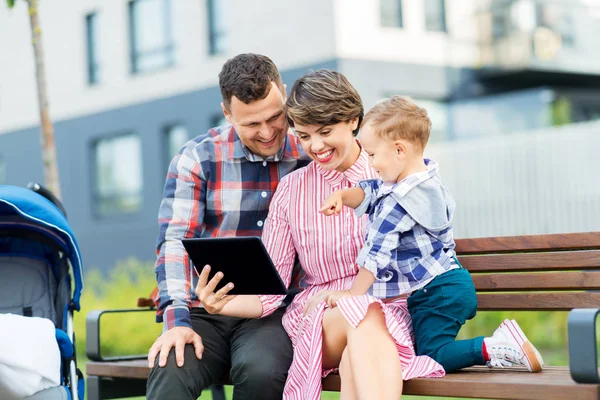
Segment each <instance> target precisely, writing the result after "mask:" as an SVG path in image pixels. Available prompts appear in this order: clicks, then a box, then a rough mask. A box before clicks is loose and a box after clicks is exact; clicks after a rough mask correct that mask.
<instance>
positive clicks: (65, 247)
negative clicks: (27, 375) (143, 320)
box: [0, 184, 85, 400]
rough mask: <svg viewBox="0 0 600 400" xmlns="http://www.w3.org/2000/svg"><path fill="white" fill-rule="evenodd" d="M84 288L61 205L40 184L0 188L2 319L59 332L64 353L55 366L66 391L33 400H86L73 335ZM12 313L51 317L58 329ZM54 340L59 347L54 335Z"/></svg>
mask: <svg viewBox="0 0 600 400" xmlns="http://www.w3.org/2000/svg"><path fill="white" fill-rule="evenodd" d="M71 280H73V281H74V288H73V287H72V282H71ZM82 288H83V281H82V265H81V256H80V252H79V247H78V245H77V241H76V240H75V237H74V234H73V232H72V231H71V228H70V227H69V224H68V223H67V219H66V214H65V212H64V208H63V206H62V204H61V203H60V201H59V200H58V199H56V197H55V196H54V195H52V193H51V192H49V191H48V190H46V189H45V188H43V187H41V186H40V185H37V184H30V185H29V189H25V188H20V187H16V186H7V185H0V314H3V316H4V317H7V318H8V317H11V318H12V317H14V318H19V319H20V320H21V321H34V320H36V321H41V322H43V323H46V324H47V325H49V326H48V327H49V329H50V334H52V328H55V336H56V340H57V343H58V349H60V361H58V358H59V356H58V355H57V356H56V359H57V364H56V365H58V364H59V363H60V365H61V367H60V368H61V371H60V385H61V386H57V387H54V388H48V389H45V390H42V391H41V392H39V393H36V394H35V395H33V396H32V397H31V398H32V399H44V400H46V399H47V400H50V399H52V400H54V399H72V400H78V399H83V393H84V392H85V390H84V381H83V375H82V373H81V371H79V370H78V369H77V366H76V359H75V334H74V332H73V311H79V308H80V306H79V298H80V295H81V290H82ZM8 314H17V315H20V316H26V317H42V318H47V319H49V320H50V321H52V322H53V324H54V326H53V327H52V325H51V324H48V323H47V321H45V320H40V319H25V318H22V317H18V316H14V315H8ZM9 328H10V327H7V326H5V327H2V326H0V330H2V329H9ZM28 334H33V335H35V334H36V333H35V332H33V333H32V332H28ZM49 339H50V341H51V343H52V344H54V343H53V341H52V336H50V337H49ZM54 350H55V351H56V346H54ZM56 354H58V352H57V351H56ZM55 376H56V377H57V378H58V376H59V374H58V373H56V374H55ZM0 398H4V396H2V395H1V394H0Z"/></svg>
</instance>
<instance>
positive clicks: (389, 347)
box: [348, 303, 402, 400]
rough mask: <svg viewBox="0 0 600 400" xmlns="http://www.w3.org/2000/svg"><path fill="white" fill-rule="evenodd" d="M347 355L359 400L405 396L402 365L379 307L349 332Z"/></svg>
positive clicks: (371, 307) (375, 305)
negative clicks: (403, 394) (403, 392)
mask: <svg viewBox="0 0 600 400" xmlns="http://www.w3.org/2000/svg"><path fill="white" fill-rule="evenodd" d="M348 354H349V356H350V364H351V367H352V372H353V373H354V378H355V379H354V384H355V386H356V391H357V393H358V398H359V399H367V398H369V399H394V400H397V399H399V398H400V397H401V396H402V365H401V363H400V357H399V356H398V349H397V348H396V344H395V343H394V340H393V339H392V337H391V335H390V333H389V332H388V330H387V326H386V324H385V316H384V315H383V311H382V310H381V306H380V305H379V304H377V303H373V304H371V305H370V306H369V309H368V311H367V314H366V315H365V318H364V319H363V320H362V321H361V323H360V324H358V326H357V327H356V329H354V330H352V331H350V332H349V334H348Z"/></svg>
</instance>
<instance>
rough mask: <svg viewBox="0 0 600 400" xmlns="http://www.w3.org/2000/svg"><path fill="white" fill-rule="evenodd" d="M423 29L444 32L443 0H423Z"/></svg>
mask: <svg viewBox="0 0 600 400" xmlns="http://www.w3.org/2000/svg"><path fill="white" fill-rule="evenodd" d="M425 29H426V30H428V31H435V32H446V1H445V0H425Z"/></svg>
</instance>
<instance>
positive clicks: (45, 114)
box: [6, 0, 61, 199]
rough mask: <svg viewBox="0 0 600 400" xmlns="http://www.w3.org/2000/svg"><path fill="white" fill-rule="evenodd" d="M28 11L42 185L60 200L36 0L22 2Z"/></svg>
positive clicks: (12, 2)
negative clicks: (36, 97) (37, 112)
mask: <svg viewBox="0 0 600 400" xmlns="http://www.w3.org/2000/svg"><path fill="white" fill-rule="evenodd" d="M23 1H25V2H26V3H27V7H28V9H29V23H30V27H31V42H32V44H33V57H34V60H35V78H36V84H37V95H38V106H39V111H40V127H41V130H42V132H41V146H42V159H43V161H44V185H45V186H46V188H48V189H49V190H50V191H52V193H54V195H55V196H56V197H58V198H59V199H61V193H60V181H59V179H58V167H57V162H56V145H55V143H54V128H53V126H52V121H50V115H49V111H48V96H47V92H46V71H45V66H44V49H43V47H42V30H41V28H40V20H39V15H38V4H39V1H38V0H23ZM15 2H16V0H6V3H7V4H8V8H13V7H14V5H15Z"/></svg>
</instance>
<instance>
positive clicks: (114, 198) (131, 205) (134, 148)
mask: <svg viewBox="0 0 600 400" xmlns="http://www.w3.org/2000/svg"><path fill="white" fill-rule="evenodd" d="M94 175H95V177H94V178H95V179H94V200H95V211H96V213H97V214H98V215H109V214H117V213H126V212H133V211H137V210H139V209H140V207H141V205H142V188H143V182H142V149H141V140H140V137H139V136H138V135H134V134H127V135H121V136H116V137H111V138H106V139H101V140H99V141H97V142H96V143H95V145H94Z"/></svg>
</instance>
